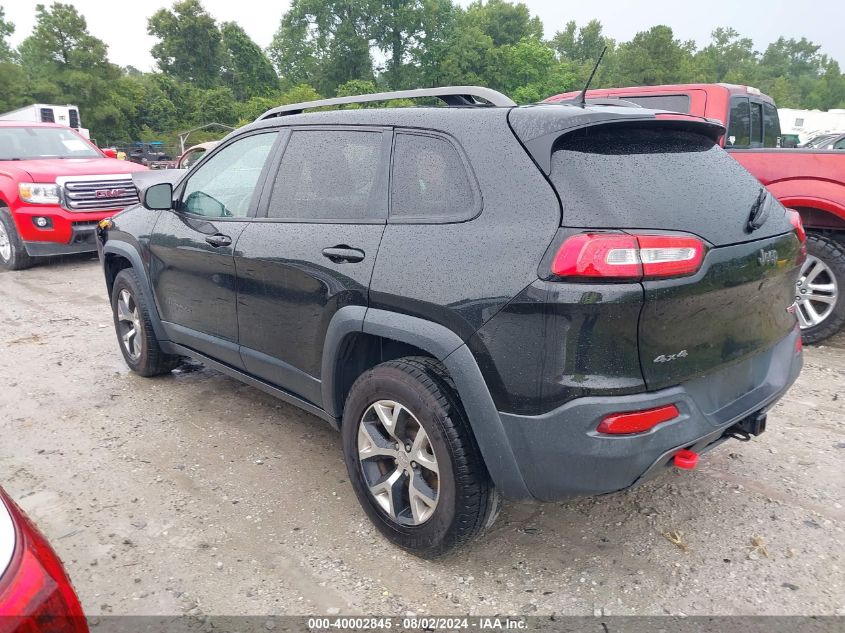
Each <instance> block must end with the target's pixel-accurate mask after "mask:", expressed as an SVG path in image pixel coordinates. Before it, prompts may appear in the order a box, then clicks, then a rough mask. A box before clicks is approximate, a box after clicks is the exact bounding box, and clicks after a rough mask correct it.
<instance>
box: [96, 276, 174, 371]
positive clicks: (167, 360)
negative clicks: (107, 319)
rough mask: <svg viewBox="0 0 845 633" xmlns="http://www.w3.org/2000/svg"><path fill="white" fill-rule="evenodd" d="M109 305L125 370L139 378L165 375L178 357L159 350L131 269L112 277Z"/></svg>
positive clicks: (142, 297)
mask: <svg viewBox="0 0 845 633" xmlns="http://www.w3.org/2000/svg"><path fill="white" fill-rule="evenodd" d="M111 305H112V313H113V315H114V329H115V332H116V333H117V342H118V344H119V345H120V351H121V353H122V354H123V358H124V360H125V361H126V364H127V365H129V369H131V370H132V371H134V372H135V373H138V374H140V375H141V376H158V375H160V374H166V373H169V372H170V371H171V370H172V369H174V368H175V367H176V366H177V365H178V364H179V361H180V357H179V356H171V355H170V354H165V353H164V352H163V351H162V350H161V347H160V346H159V344H158V339H157V338H156V335H155V331H154V330H153V325H152V322H151V321H150V311H149V307H148V306H147V305H146V302H145V300H144V294H143V293H142V292H141V286H140V284H139V283H138V277H137V275H136V274H135V271H134V270H132V269H131V268H126V269H124V270H121V271H120V272H119V273H118V274H117V277H115V280H114V287H113V288H112V294H111Z"/></svg>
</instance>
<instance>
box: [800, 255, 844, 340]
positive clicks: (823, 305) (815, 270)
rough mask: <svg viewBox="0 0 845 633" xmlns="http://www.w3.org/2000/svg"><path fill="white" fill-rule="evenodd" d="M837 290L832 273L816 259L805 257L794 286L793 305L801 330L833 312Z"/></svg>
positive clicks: (814, 324) (822, 262)
mask: <svg viewBox="0 0 845 633" xmlns="http://www.w3.org/2000/svg"><path fill="white" fill-rule="evenodd" d="M838 296H839V288H838V286H837V283H836V276H835V275H834V274H833V271H832V270H831V269H830V268H829V267H828V265H827V264H825V263H824V261H822V260H821V259H819V258H818V257H814V256H812V255H808V256H807V260H806V261H805V262H804V265H803V266H801V274H800V275H799V277H798V281H797V283H796V284H795V304H796V306H797V308H798V322H799V324H800V325H801V329H802V330H806V329H807V328H811V327H815V326H817V325H819V324H820V323H821V322H822V321H824V320H825V319H826V318H827V317H829V316H830V314H831V313H832V312H833V308H834V307H835V306H836V299H837V297H838Z"/></svg>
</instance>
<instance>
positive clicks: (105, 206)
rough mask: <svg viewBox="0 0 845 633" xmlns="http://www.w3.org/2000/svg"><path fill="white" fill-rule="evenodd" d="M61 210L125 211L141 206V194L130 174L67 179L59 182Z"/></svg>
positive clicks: (60, 179) (71, 177)
mask: <svg viewBox="0 0 845 633" xmlns="http://www.w3.org/2000/svg"><path fill="white" fill-rule="evenodd" d="M56 182H57V183H58V184H59V185H61V187H62V206H63V207H64V208H65V209H67V210H68V211H103V210H112V209H123V208H125V207H128V206H129V205H131V204H135V203H136V202H138V191H137V190H136V189H135V184H134V183H133V182H132V177H131V176H130V175H129V174H118V175H114V176H68V177H65V178H57V179H56Z"/></svg>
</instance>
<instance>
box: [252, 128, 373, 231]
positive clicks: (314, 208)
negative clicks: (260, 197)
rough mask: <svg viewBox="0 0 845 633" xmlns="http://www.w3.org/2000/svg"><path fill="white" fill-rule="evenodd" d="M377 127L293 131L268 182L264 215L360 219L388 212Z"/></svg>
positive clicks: (298, 217)
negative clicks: (371, 129)
mask: <svg viewBox="0 0 845 633" xmlns="http://www.w3.org/2000/svg"><path fill="white" fill-rule="evenodd" d="M383 147H384V137H383V135H382V133H381V132H368V131H354V130H294V131H293V132H292V133H291V137H290V140H289V141H288V145H287V147H286V148H285V153H284V156H283V157H282V164H281V165H280V166H279V173H278V174H277V175H276V181H275V184H274V185H273V193H272V195H271V196H270V204H269V208H268V210H267V217H270V218H283V219H287V220H365V219H370V220H371V219H381V220H383V219H384V218H385V217H386V215H387V213H386V212H387V208H386V207H387V204H386V203H387V196H386V194H385V192H384V188H383V187H382V181H383V178H382V177H381V176H382V175H383V172H382V170H381V167H382V154H383Z"/></svg>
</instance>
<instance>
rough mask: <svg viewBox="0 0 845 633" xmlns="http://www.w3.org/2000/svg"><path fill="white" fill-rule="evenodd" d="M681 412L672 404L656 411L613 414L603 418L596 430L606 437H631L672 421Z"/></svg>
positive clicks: (647, 410)
mask: <svg viewBox="0 0 845 633" xmlns="http://www.w3.org/2000/svg"><path fill="white" fill-rule="evenodd" d="M679 415H681V412H680V411H678V407H676V406H675V405H674V404H668V405H666V406H664V407H657V408H656V409H646V410H644V411H632V412H630V413H613V414H611V415H609V416H607V417H606V418H604V419H603V420H602V421H601V423H600V424H599V425H598V428H596V430H597V431H598V432H599V433H605V434H607V435H631V434H632V433H644V432H645V431H648V430H649V429H652V428H654V427H655V426H657V425H658V424H662V423H663V422H668V421H669V420H674V419H675V418H677V417H678V416H679Z"/></svg>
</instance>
